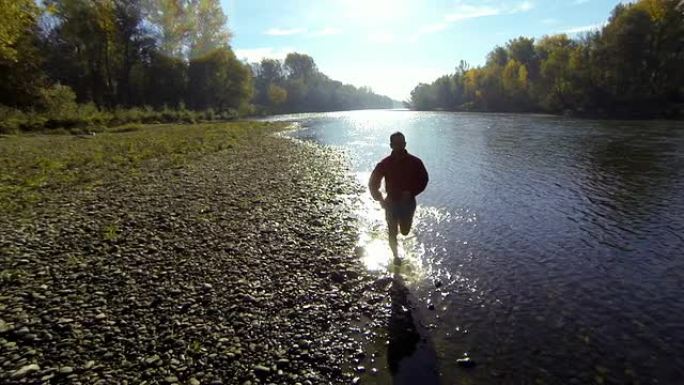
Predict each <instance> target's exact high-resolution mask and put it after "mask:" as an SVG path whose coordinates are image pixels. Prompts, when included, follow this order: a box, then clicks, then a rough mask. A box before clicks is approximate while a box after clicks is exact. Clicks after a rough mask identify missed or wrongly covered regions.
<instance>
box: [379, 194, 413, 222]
mask: <svg viewBox="0 0 684 385" xmlns="http://www.w3.org/2000/svg"><path fill="white" fill-rule="evenodd" d="M415 211H416V199H415V198H414V199H410V200H408V201H403V202H401V201H399V202H388V203H387V208H386V210H385V219H387V221H388V222H391V221H406V220H409V219H411V218H413V213H414V212H415Z"/></svg>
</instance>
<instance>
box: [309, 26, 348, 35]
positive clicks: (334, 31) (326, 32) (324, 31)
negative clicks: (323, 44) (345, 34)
mask: <svg viewBox="0 0 684 385" xmlns="http://www.w3.org/2000/svg"><path fill="white" fill-rule="evenodd" d="M340 33H342V30H340V29H339V28H333V27H325V28H321V29H319V30H316V31H312V32H311V36H332V35H339V34H340Z"/></svg>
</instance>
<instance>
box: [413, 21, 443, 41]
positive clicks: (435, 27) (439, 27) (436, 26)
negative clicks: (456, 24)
mask: <svg viewBox="0 0 684 385" xmlns="http://www.w3.org/2000/svg"><path fill="white" fill-rule="evenodd" d="M447 28H449V23H446V22H441V23H433V24H426V25H424V26H422V27H421V28H420V29H419V30H418V32H416V33H415V35H413V36H412V37H411V38H410V41H411V42H412V43H415V42H416V41H418V39H419V38H421V37H423V36H425V35H429V34H431V33H435V32H440V31H444V30H445V29H447Z"/></svg>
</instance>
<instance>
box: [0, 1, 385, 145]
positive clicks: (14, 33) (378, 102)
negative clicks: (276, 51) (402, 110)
mask: <svg viewBox="0 0 684 385" xmlns="http://www.w3.org/2000/svg"><path fill="white" fill-rule="evenodd" d="M226 22H227V18H226V15H225V14H224V13H223V11H222V9H221V5H220V2H219V0H101V1H91V0H44V1H41V2H36V1H35V0H0V131H5V132H7V131H15V130H17V129H33V128H38V127H41V126H48V127H49V126H60V127H72V126H88V125H91V124H110V123H122V121H121V119H122V118H126V117H131V118H136V117H137V118H136V119H137V120H132V121H155V120H156V121H167V122H168V121H170V120H173V118H174V117H178V118H179V120H182V121H186V120H188V119H189V120H194V118H195V117H198V118H199V119H201V120H203V119H204V118H207V117H209V118H220V119H225V118H229V117H234V116H237V115H244V114H249V113H252V112H254V106H253V103H252V98H253V97H255V100H254V102H255V103H256V104H258V105H259V106H260V107H261V109H262V111H265V112H272V111H277V112H290V111H322V110H337V109H349V108H369V107H388V106H391V100H389V99H388V98H383V97H380V96H378V95H375V94H373V93H372V92H370V91H369V90H368V89H364V88H362V89H356V88H354V87H352V86H346V85H342V84H341V83H339V82H334V81H332V80H330V79H328V78H327V77H326V76H325V75H323V74H321V73H320V72H318V71H317V70H316V66H315V64H314V63H313V59H311V58H310V57H309V56H306V55H300V54H290V55H289V56H288V58H287V59H286V60H285V63H284V64H282V65H281V64H280V63H277V66H278V73H279V74H280V75H279V76H282V78H279V79H278V80H277V81H275V80H273V81H272V80H270V79H268V80H267V79H265V78H263V74H264V72H263V71H262V69H263V68H261V67H260V66H258V65H257V66H253V67H252V66H250V65H248V64H246V63H243V62H241V61H240V60H238V59H237V58H236V56H235V54H234V53H233V50H232V49H231V47H230V45H229V42H230V37H231V34H230V31H228V29H227V27H226ZM253 69H254V70H257V71H258V72H257V73H256V77H255V76H254V75H255V74H253V73H252V70H253ZM264 85H265V86H266V88H265V89H264V88H263V86H264ZM255 86H256V93H255ZM264 100H266V101H267V103H263V101H264ZM383 103H384V104H383ZM131 109H136V110H135V112H134V113H128V112H125V111H130V110H131ZM169 110H171V111H176V112H177V113H169ZM188 111H202V113H201V114H197V113H196V112H194V113H193V112H188ZM117 116H118V117H117ZM127 121H131V120H126V119H124V121H123V122H127Z"/></svg>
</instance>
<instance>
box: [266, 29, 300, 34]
mask: <svg viewBox="0 0 684 385" xmlns="http://www.w3.org/2000/svg"><path fill="white" fill-rule="evenodd" d="M305 32H306V28H269V29H267V30H266V31H264V35H269V36H288V35H299V34H302V33H305Z"/></svg>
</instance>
